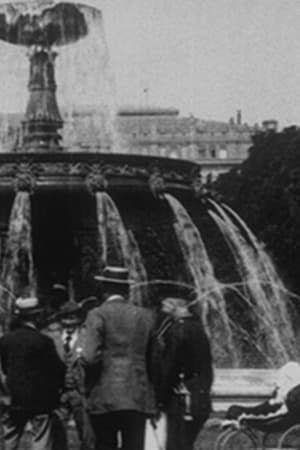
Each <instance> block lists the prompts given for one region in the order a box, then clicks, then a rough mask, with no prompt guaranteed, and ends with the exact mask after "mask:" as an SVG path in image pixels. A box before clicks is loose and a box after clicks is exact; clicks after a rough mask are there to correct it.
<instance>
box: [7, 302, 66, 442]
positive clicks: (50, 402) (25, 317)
mask: <svg viewBox="0 0 300 450" xmlns="http://www.w3.org/2000/svg"><path fill="white" fill-rule="evenodd" d="M16 311H17V313H18V317H19V320H18V326H17V327H15V328H14V329H13V330H12V331H10V332H9V333H7V334H6V335H4V336H3V337H2V338H1V339H0V360H1V367H2V370H3V373H4V375H5V379H6V385H7V389H8V392H9V394H10V397H11V405H10V407H9V408H8V410H7V412H6V413H5V415H4V418H3V430H4V441H5V449H6V450H15V449H17V448H18V446H19V442H20V439H21V436H22V434H23V432H24V429H25V426H26V425H27V424H28V422H30V424H31V428H32V433H33V444H32V448H33V449H34V450H53V448H54V435H53V425H54V418H53V414H52V413H53V411H54V409H55V408H56V407H57V406H58V404H59V398H60V392H61V389H62V387H63V383H64V373H65V369H64V364H63V362H62V361H61V359H60V358H59V356H58V354H57V352H56V349H55V346H54V344H53V341H52V340H51V339H50V338H49V337H47V336H45V335H43V334H42V333H41V332H40V331H39V329H38V327H37V325H38V324H39V322H40V316H41V309H40V308H39V306H38V300H37V299H36V298H26V299H23V298H20V299H18V300H16Z"/></svg>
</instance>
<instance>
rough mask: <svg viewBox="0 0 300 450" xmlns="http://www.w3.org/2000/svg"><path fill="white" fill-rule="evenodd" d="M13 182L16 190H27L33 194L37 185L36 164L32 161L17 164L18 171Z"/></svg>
mask: <svg viewBox="0 0 300 450" xmlns="http://www.w3.org/2000/svg"><path fill="white" fill-rule="evenodd" d="M13 184H14V190H15V191H16V192H18V191H26V192H29V193H30V194H32V193H33V191H34V188H35V186H36V174H35V168H34V166H33V165H32V164H30V163H20V164H19V165H18V166H17V172H16V174H15V178H14V180H13Z"/></svg>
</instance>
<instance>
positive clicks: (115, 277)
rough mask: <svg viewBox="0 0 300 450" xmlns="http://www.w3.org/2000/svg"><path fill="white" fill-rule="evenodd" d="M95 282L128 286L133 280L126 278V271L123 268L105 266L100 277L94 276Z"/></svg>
mask: <svg viewBox="0 0 300 450" xmlns="http://www.w3.org/2000/svg"><path fill="white" fill-rule="evenodd" d="M94 278H95V280H97V281H100V282H102V283H115V284H118V285H130V284H133V283H134V280H131V279H129V278H128V269H126V268H125V267H117V266H107V267H105V269H104V270H103V273H102V275H95V277H94Z"/></svg>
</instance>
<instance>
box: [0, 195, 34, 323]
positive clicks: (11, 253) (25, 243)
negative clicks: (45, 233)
mask: <svg viewBox="0 0 300 450" xmlns="http://www.w3.org/2000/svg"><path fill="white" fill-rule="evenodd" d="M1 279H2V282H3V284H4V286H5V287H6V288H7V289H8V291H9V292H5V291H4V292H3V296H2V305H3V309H4V310H5V311H6V312H8V313H10V312H11V309H12V306H13V298H14V297H18V296H22V295H34V294H35V277H34V266H33V254H32V235H31V207H30V194H29V193H28V192H18V193H17V194H16V196H15V199H14V203H13V206H12V210H11V215H10V219H9V226H8V236H7V242H6V249H5V256H4V260H3V264H2V274H1ZM7 317H8V316H7Z"/></svg>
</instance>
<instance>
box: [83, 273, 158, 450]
mask: <svg viewBox="0 0 300 450" xmlns="http://www.w3.org/2000/svg"><path fill="white" fill-rule="evenodd" d="M95 278H96V280H98V281H99V282H100V283H101V288H102V295H103V300H104V302H103V303H102V305H101V306H99V307H97V308H95V309H93V310H91V311H90V312H89V314H88V317H87V320H86V341H85V345H84V348H83V352H82V356H83V358H84V360H85V362H86V364H88V365H89V366H92V365H95V364H100V372H99V376H98V377H97V378H96V379H95V381H94V383H93V385H92V387H91V390H90V393H89V396H88V405H89V412H90V417H91V421H92V425H93V428H94V431H95V434H96V449H97V450H99V449H106V450H114V449H117V448H118V445H119V444H120V439H121V441H122V449H123V450H142V449H143V447H144V436H145V423H146V418H147V416H148V415H151V414H153V412H154V399H153V391H152V388H151V385H150V382H149V377H148V372H147V361H146V352H147V347H148V343H149V339H150V335H151V331H152V324H153V322H152V315H151V312H150V311H148V310H146V309H145V308H143V307H140V306H136V305H133V304H131V303H129V302H128V293H129V286H130V285H131V284H132V283H133V280H130V279H128V270H127V269H125V268H123V267H106V268H105V269H104V271H103V275H101V276H96V277H95Z"/></svg>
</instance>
